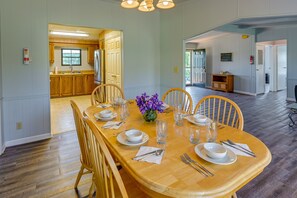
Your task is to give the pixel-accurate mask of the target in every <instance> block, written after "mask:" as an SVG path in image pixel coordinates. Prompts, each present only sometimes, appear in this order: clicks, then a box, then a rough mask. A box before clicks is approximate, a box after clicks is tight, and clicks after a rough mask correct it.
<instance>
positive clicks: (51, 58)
mask: <svg viewBox="0 0 297 198" xmlns="http://www.w3.org/2000/svg"><path fill="white" fill-rule="evenodd" d="M49 62H50V64H53V63H54V62H55V45H54V43H50V44H49Z"/></svg>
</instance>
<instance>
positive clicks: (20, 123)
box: [16, 122, 23, 130]
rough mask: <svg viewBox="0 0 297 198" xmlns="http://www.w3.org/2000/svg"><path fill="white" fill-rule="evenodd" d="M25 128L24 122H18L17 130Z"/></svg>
mask: <svg viewBox="0 0 297 198" xmlns="http://www.w3.org/2000/svg"><path fill="white" fill-rule="evenodd" d="M22 128H23V123H22V122H17V123H16V129H17V130H19V129H22Z"/></svg>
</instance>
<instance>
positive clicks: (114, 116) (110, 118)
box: [94, 112, 117, 121]
mask: <svg viewBox="0 0 297 198" xmlns="http://www.w3.org/2000/svg"><path fill="white" fill-rule="evenodd" d="M94 116H95V118H96V119H97V120H102V121H109V120H113V119H114V118H116V117H117V113H115V112H113V113H112V114H111V116H110V117H101V116H100V112H97V113H94Z"/></svg>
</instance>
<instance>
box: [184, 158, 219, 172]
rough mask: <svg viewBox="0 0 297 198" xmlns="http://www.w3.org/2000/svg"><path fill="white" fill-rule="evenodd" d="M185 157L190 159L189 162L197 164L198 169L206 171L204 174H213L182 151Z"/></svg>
mask: <svg viewBox="0 0 297 198" xmlns="http://www.w3.org/2000/svg"><path fill="white" fill-rule="evenodd" d="M184 156H185V158H186V159H187V160H188V161H190V162H191V163H193V164H195V165H196V166H198V167H199V168H200V169H202V170H204V171H205V172H206V174H208V175H209V176H211V177H212V176H214V174H213V173H212V172H210V171H209V170H207V169H206V168H205V167H204V166H202V165H201V164H199V163H198V162H196V161H195V160H193V159H192V158H191V157H190V156H189V155H188V154H187V153H184Z"/></svg>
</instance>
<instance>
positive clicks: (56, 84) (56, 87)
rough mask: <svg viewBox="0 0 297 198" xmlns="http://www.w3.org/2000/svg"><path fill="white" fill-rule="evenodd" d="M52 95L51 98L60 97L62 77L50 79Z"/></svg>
mask: <svg viewBox="0 0 297 198" xmlns="http://www.w3.org/2000/svg"><path fill="white" fill-rule="evenodd" d="M50 94H51V98H54V97H59V96H60V76H51V77H50Z"/></svg>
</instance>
